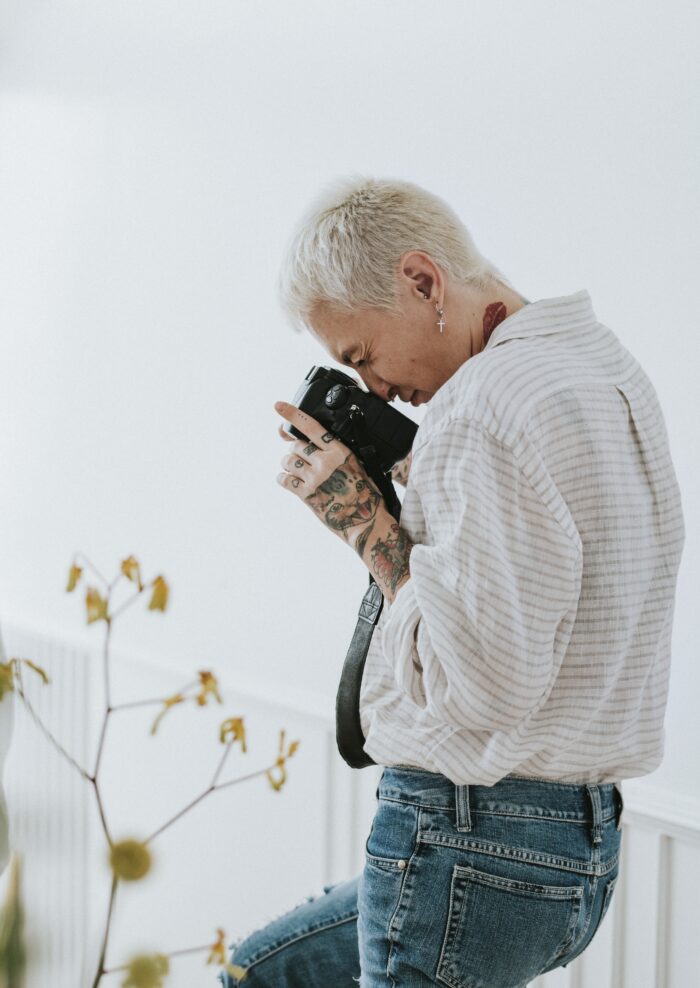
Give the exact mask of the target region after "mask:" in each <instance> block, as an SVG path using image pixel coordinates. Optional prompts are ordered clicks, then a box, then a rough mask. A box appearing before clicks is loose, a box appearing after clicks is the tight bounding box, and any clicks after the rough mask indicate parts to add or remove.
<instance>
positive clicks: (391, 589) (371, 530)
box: [348, 506, 413, 601]
mask: <svg viewBox="0 0 700 988" xmlns="http://www.w3.org/2000/svg"><path fill="white" fill-rule="evenodd" d="M348 541H349V542H350V543H351V544H352V545H354V546H355V549H356V550H357V553H358V555H359V556H360V558H361V559H362V562H363V563H364V564H365V566H366V567H367V568H368V569H369V571H370V573H371V574H372V576H373V577H374V579H375V580H376V581H377V586H378V587H379V589H380V590H381V591H382V593H383V594H384V596H385V597H386V598H388V600H390V601H393V600H394V597H395V596H396V592H397V591H398V590H399V589H400V588H401V586H402V585H403V583H404V582H405V581H406V580H410V578H411V571H410V569H409V566H408V561H409V558H410V555H411V550H412V549H413V542H412V541H411V539H410V538H409V537H408V535H407V534H406V532H405V531H404V529H402V528H400V527H399V525H398V523H397V521H396V519H395V518H394V516H393V515H392V514H391V513H390V512H389V511H388V510H387V508H386V506H383V507H381V508H380V509H379V511H378V512H377V516H376V518H374V519H373V520H372V522H371V523H370V524H369V525H367V527H366V529H365V530H364V531H360V532H358V531H357V530H356V529H355V530H354V531H353V533H352V534H351V536H350V538H349V540H348Z"/></svg>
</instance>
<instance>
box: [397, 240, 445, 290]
mask: <svg viewBox="0 0 700 988" xmlns="http://www.w3.org/2000/svg"><path fill="white" fill-rule="evenodd" d="M399 272H400V275H401V277H403V278H404V279H405V282H406V285H407V287H408V290H409V292H410V294H411V295H412V296H413V297H414V298H417V299H419V300H420V301H421V302H422V301H425V300H426V299H429V298H431V296H432V297H433V300H434V301H437V300H438V298H439V293H440V290H441V287H442V279H441V277H440V272H439V270H438V268H437V265H435V264H434V263H433V261H432V260H431V258H430V257H429V255H428V254H425V253H424V252H423V251H420V250H411V251H408V252H407V253H406V254H403V255H402V257H401V260H400V262H399Z"/></svg>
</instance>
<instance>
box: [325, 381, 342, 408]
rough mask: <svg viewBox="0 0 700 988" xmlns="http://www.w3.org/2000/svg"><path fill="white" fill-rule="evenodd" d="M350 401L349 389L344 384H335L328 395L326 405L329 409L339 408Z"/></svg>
mask: <svg viewBox="0 0 700 988" xmlns="http://www.w3.org/2000/svg"><path fill="white" fill-rule="evenodd" d="M347 400H348V389H347V388H346V387H345V385H344V384H334V385H333V387H332V388H331V389H330V391H329V392H328V393H327V394H326V398H325V401H326V404H327V405H328V407H329V408H339V407H340V406H341V405H344V404H345V402H346V401H347Z"/></svg>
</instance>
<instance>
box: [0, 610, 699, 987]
mask: <svg viewBox="0 0 700 988" xmlns="http://www.w3.org/2000/svg"><path fill="white" fill-rule="evenodd" d="M3 634H4V639H5V644H6V650H7V654H8V657H13V656H22V657H26V658H30V659H32V660H33V661H35V662H37V663H38V664H39V665H41V666H42V667H43V668H45V669H46V671H47V672H48V674H49V676H50V677H51V680H52V682H51V684H50V686H48V687H45V686H42V685H41V683H40V682H39V681H38V680H37V681H36V682H34V681H33V680H32V678H31V677H30V676H29V674H27V675H25V682H26V686H27V691H28V695H29V696H30V698H31V702H32V704H33V705H34V707H35V709H36V711H37V713H38V714H39V715H40V716H41V718H42V720H43V721H44V723H45V724H47V726H49V727H50V729H51V730H52V731H53V732H54V734H55V735H56V736H57V737H58V738H59V740H60V741H61V743H62V744H63V745H64V746H65V747H66V748H67V749H68V750H69V752H70V753H71V754H72V755H73V756H74V757H75V759H76V760H77V761H78V762H79V763H80V764H81V765H83V766H84V767H86V768H88V769H90V770H92V768H93V767H94V758H95V752H96V743H97V731H98V729H99V726H100V721H101V704H102V703H103V694H102V665H101V658H100V655H99V648H98V647H96V648H95V650H94V651H93V650H91V649H86V648H85V647H84V646H80V645H76V644H71V643H70V642H69V641H67V640H66V639H65V638H64V637H63V636H61V637H60V638H59V637H57V636H55V635H51V634H43V635H38V634H35V633H32V632H30V631H29V630H28V629H26V628H21V627H18V626H14V625H12V624H11V623H7V622H5V624H4V627H3ZM97 640H98V638H97V636H96V641H97ZM113 659H114V662H113V670H114V676H113V702H116V703H123V702H129V701H131V700H136V699H142V698H146V697H154V696H166V695H169V694H171V693H173V692H175V691H176V690H178V689H180V688H181V687H182V686H183V685H184V683H185V681H186V680H187V678H188V677H186V676H182V675H181V674H174V673H173V671H172V670H171V669H166V668H164V667H162V666H159V665H158V664H152V663H150V662H143V661H141V662H135V661H133V659H132V658H130V657H128V656H124V655H120V654H118V652H114V653H113ZM214 672H215V673H216V674H217V675H218V677H219V680H220V682H221V683H222V685H223V684H224V683H225V682H226V675H225V674H224V671H223V670H221V669H214ZM189 678H191V677H189ZM235 678H236V683H237V687H236V688H235V689H234V688H231V687H229V688H226V687H224V690H223V694H224V703H223V704H222V705H221V706H219V705H214V707H213V708H211V707H207V708H202V709H196V708H195V705H190V707H189V708H188V709H187V710H185V705H183V706H182V707H181V708H174V709H173V710H172V711H171V712H170V713H169V714H168V716H167V717H166V718H164V720H163V722H162V725H161V727H160V728H159V731H158V735H157V736H155V737H152V736H150V735H149V729H150V725H151V723H152V721H153V717H154V716H155V714H156V713H157V711H158V708H157V707H149V708H142V709H141V710H139V709H138V708H136V709H132V710H129V711H123V712H122V713H121V714H117V715H115V716H114V718H113V719H112V721H111V722H110V731H109V732H108V736H107V745H106V748H105V757H104V781H103V787H104V800H105V805H106V811H107V816H108V820H109V821H110V825H111V826H112V832H113V833H114V835H115V836H116V837H117V838H118V837H119V836H122V835H127V834H134V835H137V834H141V835H143V834H145V833H151V832H152V831H153V830H154V829H155V828H156V827H157V826H158V825H159V824H160V823H162V822H163V821H165V820H167V819H170V818H171V817H172V816H173V815H174V813H176V812H177V811H178V809H180V808H182V807H184V806H185V805H186V804H187V803H188V802H189V801H190V800H191V799H192V798H193V797H194V796H195V795H197V794H198V793H199V792H201V791H202V789H203V788H204V787H205V785H206V784H207V783H208V781H210V778H211V775H212V773H213V766H215V765H216V763H217V761H218V758H219V757H220V752H221V746H220V744H219V743H218V738H217V731H218V724H219V723H220V722H221V721H223V720H224V719H226V718H227V717H231V716H243V717H244V719H245V723H246V732H247V736H248V747H249V752H248V753H246V754H240V753H236V755H235V756H234V753H233V752H232V754H231V756H230V760H229V761H230V771H228V772H227V773H225V775H224V777H222V778H225V779H229V778H237V777H239V776H245V775H248V774H250V772H251V771H253V772H254V771H256V770H257V769H259V768H262V767H264V766H267V765H270V764H271V763H272V762H273V761H274V758H275V756H276V753H277V745H278V738H279V730H280V728H284V729H285V732H286V739H287V742H289V741H291V740H294V739H299V740H300V746H299V749H298V751H297V753H296V754H295V755H294V757H293V758H291V759H290V760H289V761H288V763H287V775H288V778H287V782H286V783H285V786H284V787H283V789H282V790H281V791H280V792H276V791H274V790H273V789H272V787H271V786H270V785H269V783H268V782H267V781H266V779H265V778H264V777H262V778H257V779H254V780H250V781H245V782H241V783H240V785H234V786H231V787H229V788H227V789H225V790H222V791H221V792H219V793H213V794H212V795H211V797H210V798H209V799H208V800H203V801H202V804H201V805H200V806H198V807H196V808H195V809H194V810H193V811H192V812H191V813H190V814H188V815H187V816H186V817H183V818H182V821H181V822H178V823H177V824H175V825H173V826H172V828H169V829H168V830H167V831H166V832H165V833H164V834H163V838H162V840H161V839H160V838H158V839H157V841H156V842H154V853H155V851H156V846H157V851H158V861H157V865H158V867H157V868H154V875H153V876H148V878H147V879H146V880H145V881H144V882H143V883H139V885H138V886H137V887H134V888H124V889H120V895H119V896H118V898H117V903H116V907H115V920H114V925H113V929H112V934H111V936H110V945H109V950H108V954H107V965H108V967H112V966H118V965H121V964H124V963H125V962H126V960H128V958H129V956H131V954H132V953H134V952H136V951H141V950H149V951H164V952H169V951H172V950H179V949H184V948H186V947H190V946H196V945H201V944H206V943H208V942H210V941H212V942H213V940H214V938H215V931H216V927H219V926H221V927H223V928H224V929H225V930H226V938H227V942H231V941H233V939H235V938H238V937H239V936H243V935H245V934H246V933H247V932H249V931H251V930H253V929H255V928H257V927H259V926H261V925H263V924H264V923H266V922H268V921H269V920H270V919H272V918H273V917H274V916H276V915H279V914H281V913H283V912H285V911H286V910H287V909H289V908H292V906H294V905H296V904H297V903H299V902H300V901H304V898H305V897H306V896H307V895H311V894H319V893H320V891H321V887H322V886H323V885H324V884H329V883H331V882H335V881H341V880H343V879H346V878H350V877H352V876H354V875H356V874H358V873H359V872H360V871H361V869H362V865H363V858H364V843H365V839H366V835H367V833H368V831H369V826H370V823H371V819H372V816H373V814H374V807H375V790H376V786H377V782H378V779H379V776H380V774H381V767H376V768H368V769H364V770H362V771H353V770H351V769H349V768H348V767H347V766H346V765H345V763H344V762H343V761H342V759H341V758H340V756H339V755H338V752H337V750H336V746H335V722H334V710H333V704H332V703H331V702H329V701H328V700H327V699H326V698H324V697H320V696H312V695H309V694H306V693H301V692H299V691H297V692H295V691H293V690H289V689H288V688H287V687H284V688H275V687H274V685H273V686H270V685H265V687H264V689H263V688H261V687H260V685H259V684H256V683H255V682H252V681H246V682H242V681H241V678H240V676H239V675H236V677H235ZM234 747H237V746H234ZM5 790H6V793H7V799H8V805H9V810H10V826H11V832H10V833H11V843H12V847H13V849H14V850H15V851H17V852H18V853H20V854H21V855H22V858H23V864H24V869H23V885H24V896H25V904H26V911H27V927H28V933H29V937H30V953H31V955H32V959H33V960H32V968H31V970H30V974H29V979H28V986H32V988H33V986H34V985H39V984H51V986H52V988H88V986H89V984H90V981H91V975H92V973H93V972H94V966H95V960H96V957H97V951H98V949H99V944H100V942H101V936H102V933H103V931H104V922H105V916H106V907H107V900H108V893H109V874H108V870H107V865H106V855H105V843H104V838H103V835H102V834H101V831H100V828H99V821H98V816H97V812H96V807H95V806H94V796H93V793H92V788H91V787H90V786H89V785H88V784H87V783H86V782H85V781H84V780H83V779H81V778H80V776H79V775H78V773H77V772H76V771H75V770H74V769H72V768H71V767H70V766H68V765H67V764H66V763H65V761H64V759H62V758H61V757H60V756H59V755H58V753H57V752H56V751H55V750H54V749H53V748H52V747H51V746H50V745H49V743H48V742H47V740H46V738H45V737H44V736H43V735H42V733H41V732H40V730H39V729H38V727H37V725H36V724H35V722H34V721H33V720H32V719H31V717H30V716H29V715H28V714H27V713H26V711H25V709H24V706H23V705H22V704H21V703H19V702H17V703H16V708H15V730H14V736H13V743H12V748H11V751H10V754H9V757H8V761H7V764H6V769H5ZM623 794H624V798H625V813H624V828H623V856H622V864H621V869H620V879H619V882H618V886H617V890H616V892H615V895H614V896H613V900H612V904H611V907H610V909H609V911H608V914H607V916H606V918H605V921H604V923H603V925H602V927H601V929H600V931H599V932H598V934H597V936H596V939H595V940H594V942H593V944H592V945H591V947H590V948H589V949H588V951H587V952H586V953H585V954H584V955H583V956H582V957H581V958H580V959H579V960H578V961H576V962H575V963H573V964H571V965H569V967H568V968H566V969H562V970H560V971H556V972H554V973H553V974H551V975H547V976H546V977H544V978H540V979H538V980H537V981H535V982H533V984H532V986H531V988H691V986H694V985H696V984H699V983H700V937H699V936H698V931H699V930H700V907H699V906H698V890H699V889H700V803H699V802H698V801H696V800H690V799H684V798H681V797H678V796H676V795H670V794H666V793H664V792H662V791H659V790H658V789H656V788H654V787H653V786H651V785H650V784H647V783H645V782H644V780H631V781H629V782H626V783H624V785H623ZM113 824H114V825H113ZM6 877H7V873H5V875H3V876H2V879H0V892H2V893H4V887H5V880H6ZM205 956H206V952H203V953H200V954H199V955H198V956H196V955H189V956H183V957H181V958H176V959H174V960H173V963H172V970H171V975H170V977H169V979H168V981H167V985H168V988H200V986H202V988H204V986H207V985H209V986H211V988H219V982H218V981H217V979H216V973H217V969H216V968H214V967H213V966H208V967H205V966H204V958H205ZM103 983H104V985H105V988H112V986H116V985H118V984H119V983H120V978H119V976H118V975H116V974H114V975H109V976H107V977H105V979H104V982H103ZM328 988H333V986H328Z"/></svg>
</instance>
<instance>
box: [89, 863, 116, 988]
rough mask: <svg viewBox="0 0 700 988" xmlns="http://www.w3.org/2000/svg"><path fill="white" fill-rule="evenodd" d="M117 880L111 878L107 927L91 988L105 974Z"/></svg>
mask: <svg viewBox="0 0 700 988" xmlns="http://www.w3.org/2000/svg"><path fill="white" fill-rule="evenodd" d="M118 881H119V879H118V878H117V876H116V875H114V876H113V877H112V889H111V891H110V893H109V909H108V910H107V925H106V926H105V935H104V939H103V940H102V950H101V952H100V959H99V961H98V964H97V972H96V974H95V980H94V981H93V983H92V988H97V986H98V985H99V983H100V981H101V980H102V975H103V974H105V973H106V972H105V969H104V962H105V957H106V955H107V940H108V939H109V927H110V923H111V921H112V909H113V907H114V897H115V895H116V891H117V882H118Z"/></svg>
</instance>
